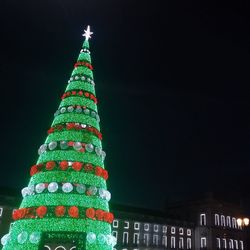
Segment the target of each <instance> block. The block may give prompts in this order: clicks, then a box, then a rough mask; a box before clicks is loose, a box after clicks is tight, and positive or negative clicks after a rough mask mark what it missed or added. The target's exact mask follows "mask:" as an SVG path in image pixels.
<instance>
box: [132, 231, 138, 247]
mask: <svg viewBox="0 0 250 250" xmlns="http://www.w3.org/2000/svg"><path fill="white" fill-rule="evenodd" d="M133 243H134V244H136V245H138V244H139V234H138V233H134V237H133Z"/></svg>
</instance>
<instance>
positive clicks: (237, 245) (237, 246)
mask: <svg viewBox="0 0 250 250" xmlns="http://www.w3.org/2000/svg"><path fill="white" fill-rule="evenodd" d="M234 245H235V249H239V244H238V240H234Z"/></svg>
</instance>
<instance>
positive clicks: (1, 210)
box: [0, 207, 3, 217]
mask: <svg viewBox="0 0 250 250" xmlns="http://www.w3.org/2000/svg"><path fill="white" fill-rule="evenodd" d="M2 215H3V208H2V207H0V217H1V216H2Z"/></svg>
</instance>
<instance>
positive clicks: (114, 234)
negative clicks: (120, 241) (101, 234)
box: [112, 231, 118, 239]
mask: <svg viewBox="0 0 250 250" xmlns="http://www.w3.org/2000/svg"><path fill="white" fill-rule="evenodd" d="M112 235H113V236H114V237H115V238H116V239H117V236H118V233H117V231H113V232H112Z"/></svg>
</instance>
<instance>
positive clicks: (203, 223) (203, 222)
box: [200, 214, 207, 226]
mask: <svg viewBox="0 0 250 250" xmlns="http://www.w3.org/2000/svg"><path fill="white" fill-rule="evenodd" d="M206 224H207V222H206V214H200V225H201V226H206Z"/></svg>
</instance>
